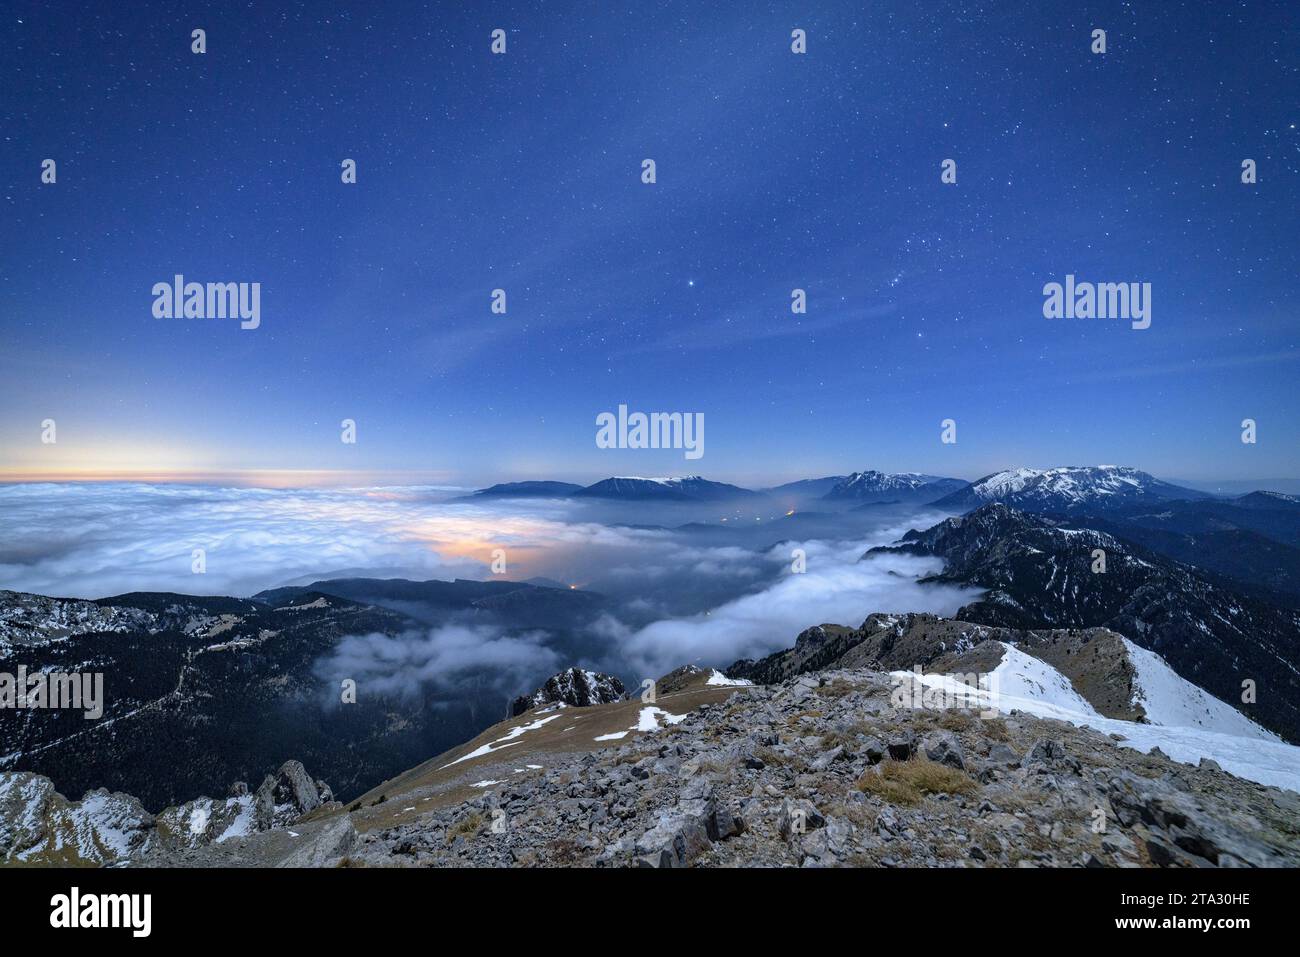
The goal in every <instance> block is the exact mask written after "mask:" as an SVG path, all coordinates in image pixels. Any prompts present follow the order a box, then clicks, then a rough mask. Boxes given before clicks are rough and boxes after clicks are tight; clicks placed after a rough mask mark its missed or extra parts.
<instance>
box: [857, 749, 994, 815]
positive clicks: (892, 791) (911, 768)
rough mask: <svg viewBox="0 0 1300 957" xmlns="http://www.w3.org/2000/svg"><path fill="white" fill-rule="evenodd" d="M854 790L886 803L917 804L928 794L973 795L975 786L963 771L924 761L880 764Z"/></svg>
mask: <svg viewBox="0 0 1300 957" xmlns="http://www.w3.org/2000/svg"><path fill="white" fill-rule="evenodd" d="M857 788H858V790H859V791H863V792H865V793H867V794H873V795H875V796H876V797H878V798H880V799H881V800H882V801H886V802H888V803H890V804H909V805H910V804H920V803H921V801H922V800H923V799H924V798H925V797H926V795H929V794H974V793H975V792H976V791H978V790H979V784H977V783H976V781H975V779H974V778H972V777H971V776H970V775H969V774H966V773H965V772H964V771H958V770H957V769H956V768H950V767H948V766H947V765H944V764H939V763H938V762H937V761H931V760H929V759H928V758H916V759H915V760H912V761H893V760H889V761H883V762H881V763H880V764H879V765H877V766H876V767H875V768H872V769H870V770H868V771H867V772H866V773H865V774H863V775H862V777H860V778H859V779H858V783H857Z"/></svg>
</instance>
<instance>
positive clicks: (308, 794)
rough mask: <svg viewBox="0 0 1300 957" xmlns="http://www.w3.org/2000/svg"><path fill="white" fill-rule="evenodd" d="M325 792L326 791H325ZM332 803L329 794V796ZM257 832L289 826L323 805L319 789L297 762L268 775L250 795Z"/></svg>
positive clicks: (327, 791) (289, 762) (282, 766)
mask: <svg viewBox="0 0 1300 957" xmlns="http://www.w3.org/2000/svg"><path fill="white" fill-rule="evenodd" d="M326 793H327V794H328V793H329V789H328V788H326ZM329 799H330V800H333V795H332V794H330V795H329ZM253 802H254V806H255V808H256V812H255V813H256V815H257V820H258V823H259V827H258V830H266V829H268V828H270V827H275V826H282V825H285V824H290V823H292V822H293V821H296V820H298V819H299V818H300V817H302V816H303V815H304V814H309V813H311V812H312V811H314V810H316V808H318V807H320V806H321V804H323V803H324V799H323V796H322V794H321V791H320V788H318V787H317V785H316V782H315V781H313V780H312V779H311V776H310V775H309V774H308V773H307V769H306V768H304V767H303V766H302V762H301V761H286V762H284V764H282V765H280V769H279V770H278V771H276V772H275V774H268V775H267V776H266V779H265V780H263V781H262V784H261V786H260V787H259V788H258V789H257V793H256V794H255V795H254V796H253Z"/></svg>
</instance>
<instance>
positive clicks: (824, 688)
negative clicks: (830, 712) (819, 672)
mask: <svg viewBox="0 0 1300 957" xmlns="http://www.w3.org/2000/svg"><path fill="white" fill-rule="evenodd" d="M857 690H858V688H857V685H855V684H853V682H851V681H845V680H844V679H843V678H836V679H835V680H834V681H832V682H830V684H825V685H821V686H820V687H819V688H817V694H819V695H822V696H824V697H827V698H843V697H844V696H845V695H847V694H852V693H853V692H855V691H857Z"/></svg>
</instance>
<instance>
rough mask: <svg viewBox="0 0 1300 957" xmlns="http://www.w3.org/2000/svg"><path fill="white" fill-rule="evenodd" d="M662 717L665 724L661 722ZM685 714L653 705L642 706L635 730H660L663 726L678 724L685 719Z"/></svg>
mask: <svg viewBox="0 0 1300 957" xmlns="http://www.w3.org/2000/svg"><path fill="white" fill-rule="evenodd" d="M660 719H662V720H663V722H664V723H663V724H662V725H661V724H660V723H659V721H660ZM685 720H686V715H684V714H669V713H668V712H667V711H665V710H664V709H663V708H656V707H654V706H653V705H651V706H650V707H648V708H642V709H641V713H640V714H639V715H638V716H637V722H636V727H635V728H632V729H631V730H633V731H658V730H659V729H660V728H661V727H667V726H668V725H670V724H677V723H678V722H679V721H685Z"/></svg>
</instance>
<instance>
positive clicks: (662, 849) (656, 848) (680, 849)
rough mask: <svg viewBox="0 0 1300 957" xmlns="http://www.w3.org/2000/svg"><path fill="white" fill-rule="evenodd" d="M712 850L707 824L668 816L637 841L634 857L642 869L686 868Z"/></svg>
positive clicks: (696, 818)
mask: <svg viewBox="0 0 1300 957" xmlns="http://www.w3.org/2000/svg"><path fill="white" fill-rule="evenodd" d="M708 848H709V834H708V831H707V830H706V829H705V825H704V821H703V820H702V819H701V818H698V817H689V816H686V815H682V814H665V815H663V816H661V817H660V819H659V822H658V823H657V824H656V825H655V826H654V827H653V828H651V829H650V830H648V831H646V832H645V833H644V834H642V835H641V837H640V838H638V839H637V842H636V846H635V847H634V848H633V854H634V855H635V856H636V862H637V865H638V866H640V867H687V866H689V865H690V864H691V863H692V862H693V861H694V860H695V858H697V857H698V856H699V855H700V854H702V853H704V851H706V850H708Z"/></svg>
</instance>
